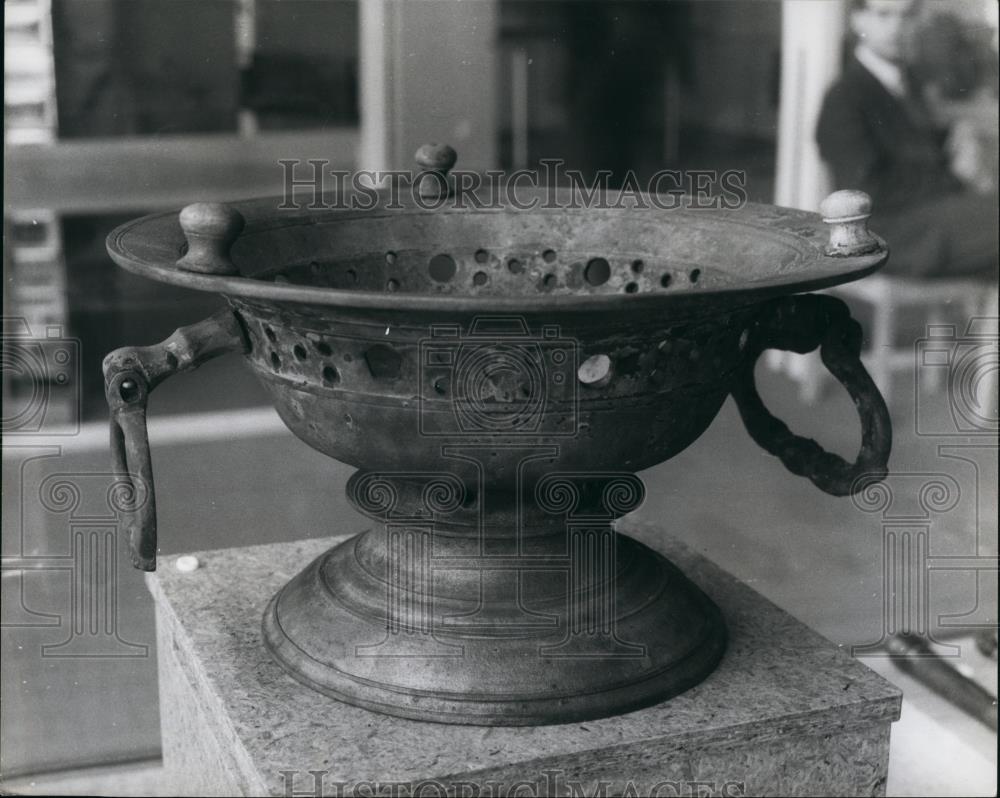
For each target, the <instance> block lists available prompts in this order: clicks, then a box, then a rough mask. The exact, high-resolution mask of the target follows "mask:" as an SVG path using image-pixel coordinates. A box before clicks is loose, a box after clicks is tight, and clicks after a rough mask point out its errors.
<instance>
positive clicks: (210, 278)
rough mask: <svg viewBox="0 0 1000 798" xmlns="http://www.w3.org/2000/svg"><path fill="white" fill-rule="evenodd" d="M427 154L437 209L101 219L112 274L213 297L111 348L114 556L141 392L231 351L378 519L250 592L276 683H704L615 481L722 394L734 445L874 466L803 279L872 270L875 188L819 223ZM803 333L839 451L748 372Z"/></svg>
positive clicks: (143, 560) (198, 209)
mask: <svg viewBox="0 0 1000 798" xmlns="http://www.w3.org/2000/svg"><path fill="white" fill-rule="evenodd" d="M445 160H448V159H445ZM451 162H452V163H453V158H452V159H451ZM447 168H448V166H447V165H445V166H444V168H438V170H437V172H436V173H433V174H435V175H436V176H437V177H438V178H441V180H438V181H436V182H435V185H438V186H439V192H440V196H439V197H438V198H439V199H443V200H447V201H446V202H443V203H439V204H440V205H441V207H433V205H435V204H438V203H426V202H423V201H416V199H417V198H410V199H409V200H404V203H403V205H404V207H402V208H398V209H393V210H390V209H386V208H385V207H384V203H380V204H379V205H378V206H376V207H375V208H373V209H370V210H348V209H344V208H336V209H329V208H322V209H318V210H308V209H297V210H282V209H279V204H280V203H281V201H280V200H278V199H270V200H256V201H249V202H238V203H234V204H232V205H219V204H208V203H199V204H196V205H191V206H188V207H187V208H185V209H184V210H183V211H182V212H181V213H180V218H179V219H178V216H177V215H176V214H173V213H170V214H158V215H153V216H147V217H144V218H142V219H138V220H136V221H133V222H130V223H128V224H125V225H123V226H121V227H119V228H118V229H116V230H115V231H114V232H112V233H111V235H110V236H109V238H108V251H109V252H110V254H111V256H112V258H113V259H114V260H115V261H116V262H117V263H118V264H119V265H121V266H122V267H124V268H125V269H128V270H129V271H132V272H135V273H137V274H142V275H144V276H147V277H150V278H152V279H156V280H161V281H163V282H166V283H171V284H174V285H179V286H185V287H188V288H194V289H198V290H204V291H212V292H217V293H219V294H221V295H222V296H224V297H225V298H226V300H227V302H228V307H227V308H226V309H225V310H224V311H222V312H220V313H218V314H216V315H215V316H212V317H211V318H209V319H206V320H205V321H203V322H200V323H198V324H194V325H191V326H189V327H185V328H181V329H180V330H178V331H176V332H175V333H174V334H173V335H172V336H171V337H170V338H168V339H167V340H166V341H164V342H162V343H160V344H156V345H154V346H149V347H129V348H124V349H119V350H116V351H114V352H112V353H111V354H109V355H108V357H107V358H106V359H105V363H104V373H105V379H106V385H107V398H108V402H109V405H110V407H111V418H112V421H111V428H112V452H113V460H114V465H115V468H116V470H117V471H119V472H120V473H123V474H126V473H127V474H130V475H132V479H133V480H134V482H135V485H134V487H135V491H134V494H135V495H136V496H139V495H140V494H144V495H145V496H146V497H147V498H146V500H145V501H143V502H140V501H138V500H137V501H136V502H135V505H134V507H133V508H132V512H131V515H130V518H129V523H128V529H129V544H130V551H131V554H132V559H133V562H134V564H135V566H136V567H137V568H141V569H145V570H153V569H155V567H156V551H157V549H156V520H155V502H154V497H153V490H152V468H151V463H150V454H149V447H148V441H147V438H146V429H145V412H146V400H147V397H148V394H149V392H150V390H152V388H154V387H155V386H156V385H157V384H158V383H159V382H160V381H161V380H163V379H165V378H166V377H168V376H170V375H171V374H174V373H176V372H178V371H181V370H184V369H188V368H192V367H194V366H197V365H198V364H200V363H201V362H204V361H205V360H207V359H209V358H211V357H215V356H217V355H220V354H223V353H225V352H241V353H242V354H243V356H244V357H245V358H246V360H247V363H248V364H249V366H250V368H251V369H253V371H254V373H255V374H256V375H257V377H258V378H259V379H260V381H261V383H262V384H263V385H264V387H265V388H266V390H267V392H268V394H269V395H270V397H271V399H272V401H273V402H274V405H275V407H276V408H277V410H278V413H279V414H280V416H281V418H282V419H283V420H284V422H285V423H286V424H287V426H288V427H289V429H291V430H292V432H293V433H295V435H297V436H298V437H299V438H301V439H302V440H303V441H305V442H306V443H308V444H309V445H310V446H312V447H314V448H315V449H318V450H319V451H321V452H323V453H325V454H327V455H329V456H330V457H333V458H336V459H337V460H340V461H342V462H344V463H348V464H350V465H353V466H356V467H357V468H358V469H359V470H358V471H357V472H356V473H355V474H354V476H353V477H352V478H351V479H350V481H349V482H348V497H349V499H350V501H351V502H352V504H353V505H354V506H355V507H356V508H357V509H358V510H359V511H360V512H362V513H363V514H365V515H367V516H368V517H370V518H372V519H373V520H374V521H376V522H377V523H376V524H375V525H374V526H373V527H372V528H371V529H370V530H369V531H367V532H365V533H363V534H361V535H358V536H356V537H354V538H352V539H350V540H348V541H346V542H344V543H342V544H340V545H338V546H335V547H334V548H332V549H331V550H330V551H328V552H327V553H325V554H324V555H322V556H321V557H319V558H318V559H316V560H315V561H314V562H312V563H311V564H309V565H308V566H307V567H306V568H305V570H303V571H302V572H301V573H300V574H299V575H298V576H296V577H295V578H294V579H293V580H291V581H290V582H289V583H288V584H287V585H286V586H285V587H284V588H282V590H281V591H279V593H278V594H277V595H276V596H275V597H274V598H273V599H272V600H271V602H270V604H269V605H268V608H267V610H266V612H265V616H264V622H263V638H264V642H265V644H266V646H267V648H268V649H269V650H270V652H271V654H272V655H273V656H274V657H275V658H276V659H277V661H278V662H279V663H280V664H281V665H282V666H283V667H284V668H285V669H286V670H287V671H288V672H289V673H290V674H291V675H292V676H294V677H295V678H296V679H298V680H300V681H302V682H304V683H305V684H307V685H309V686H310V687H313V688H315V689H317V690H320V691H322V692H324V693H326V694H328V695H332V696H334V697H336V698H339V699H341V700H343V701H347V702H349V703H352V704H357V705H360V706H363V707H366V708H368V709H372V710H375V711H379V712H385V713H389V714H393V715H399V716H403V717H409V718H417V719H422V720H433V721H440V722H448V723H472V724H503V725H518V724H539V723H555V722H569V721H575V720H583V719H587V718H595V717H602V716H606V715H610V714H615V713H619V712H623V711H627V710H630V709H634V708H638V707H641V706H645V705H649V704H652V703H655V702H658V701H661V700H663V699H665V698H668V697H670V696H672V695H675V694H677V693H679V692H681V691H683V690H686V689H687V688H689V687H691V686H693V685H695V684H697V683H698V682H700V681H701V680H702V679H704V678H705V677H706V676H707V675H708V674H709V673H710V672H711V671H712V670H713V669H714V667H715V666H716V664H717V663H718V661H719V660H720V658H721V657H722V655H723V652H724V649H725V637H726V632H725V624H724V622H723V619H722V617H721V615H720V613H719V610H718V608H717V607H716V606H715V605H714V604H713V603H712V601H711V600H710V599H709V598H708V597H707V596H706V595H705V594H704V593H703V592H702V591H701V590H700V589H698V588H697V587H696V586H695V585H694V584H693V583H692V582H690V581H689V580H688V579H687V578H686V577H685V576H684V575H683V574H682V573H680V571H679V570H678V569H677V568H676V567H675V566H673V565H672V564H671V563H670V562H669V561H667V560H666V559H665V558H664V557H663V556H661V555H660V554H658V553H656V552H655V551H653V550H652V549H650V548H648V547H646V546H644V545H642V544H640V543H638V542H637V541H635V540H633V539H631V538H629V537H627V536H625V535H623V534H620V533H617V532H616V531H615V528H614V524H615V520H616V519H617V518H619V517H621V516H622V515H624V514H625V513H628V512H630V511H631V510H633V509H635V508H637V507H638V506H639V505H640V504H641V502H642V499H643V496H644V488H643V484H642V482H641V480H639V479H638V477H636V476H635V472H636V471H639V470H641V469H644V468H648V467H650V466H653V465H656V464H657V463H661V462H663V461H664V460H667V459H668V458H671V457H673V456H674V455H676V454H677V453H678V452H680V451H681V450H683V449H684V448H685V447H686V446H688V445H689V444H691V443H692V442H693V441H694V440H696V439H697V438H698V436H699V435H701V433H702V432H703V431H704V430H705V429H706V427H707V426H708V425H709V424H710V423H711V421H712V419H713V418H714V417H715V415H716V414H717V413H718V411H719V409H720V407H721V406H722V404H723V402H724V401H725V399H726V397H727V396H729V395H730V394H732V395H733V396H734V398H735V400H736V402H737V405H738V407H739V410H740V413H741V415H742V417H743V419H744V421H745V423H746V425H747V428H748V431H749V432H750V434H751V435H752V436H753V438H754V439H755V440H756V441H757V442H758V443H759V444H760V445H762V446H763V447H764V448H765V449H766V450H767V451H769V452H771V453H772V454H774V455H776V456H778V457H780V458H781V460H782V461H783V462H784V464H785V465H786V466H787V467H788V468H789V469H790V470H791V471H793V472H794V473H796V474H801V475H804V476H807V477H808V478H809V479H811V480H812V481H813V482H814V483H815V484H816V485H817V486H818V487H819V488H820V489H822V490H824V491H826V492H828V493H833V494H836V495H846V494H849V493H851V492H854V491H856V490H858V489H860V487H861V486H862V485H864V484H866V483H868V482H870V481H871V480H878V479H881V478H882V477H884V475H885V473H886V463H887V460H888V456H889V450H890V445H891V429H890V422H889V416H888V412H887V410H886V407H885V403H884V401H883V400H882V397H881V396H880V395H879V393H878V390H877V389H876V388H875V386H874V385H873V383H872V381H871V379H870V378H869V376H868V374H867V373H866V372H865V370H864V368H863V367H862V365H861V362H860V359H859V352H860V343H861V333H860V328H859V326H858V325H857V323H856V322H855V321H854V320H853V319H851V318H850V315H849V313H848V311H847V309H846V307H845V306H844V305H843V303H841V302H840V301H839V300H836V299H834V298H832V297H829V296H824V295H812V294H806V295H802V294H801V293H800V292H802V291H805V290H809V289H821V288H825V287H828V286H832V285H835V284H838V283H843V282H846V281H849V280H854V279H857V278H860V277H863V276H864V275H866V274H868V273H870V272H872V271H874V270H875V269H877V268H878V267H879V266H881V265H882V263H884V261H885V260H886V257H887V254H888V251H887V249H886V247H885V245H884V243H883V242H882V241H881V240H880V239H879V238H877V237H876V236H873V235H872V234H870V233H868V231H867V228H866V219H867V216H868V214H870V210H871V208H870V202H869V200H868V198H867V197H866V196H865V195H863V194H860V193H859V192H838V193H836V194H834V195H831V197H830V198H828V200H827V201H826V203H825V205H824V208H823V211H824V217H823V218H821V217H820V216H818V215H815V214H811V213H805V212H801V211H796V210H790V209H786V208H778V207H772V206H767V205H753V204H748V205H745V206H744V207H741V208H739V209H735V210H724V211H723V210H715V211H711V212H709V211H705V210H698V209H695V208H693V207H692V203H691V201H690V200H685V201H684V202H682V203H681V207H679V208H674V209H671V210H656V209H634V208H631V209H630V208H628V207H621V208H615V207H613V206H614V204H615V201H616V196H615V195H606V196H605V199H606V200H608V201H606V202H605V205H606V206H612V207H605V208H604V209H594V208H591V209H571V208H566V207H555V208H540V207H536V208H535V209H533V210H527V211H525V210H516V209H513V208H504V209H500V210H497V209H492V210H487V209H477V208H475V207H474V206H473V204H471V203H468V202H465V203H462V202H457V201H456V200H457V199H459V198H461V196H462V194H461V192H457V193H455V192H454V190H453V188H452V189H447V188H446V187H447V186H448V185H449V184H448V180H447V174H446V173H447ZM433 192H434V189H433V186H432V187H431V188H430V189H429V190H426V191H425V189H424V188H423V187H422V188H421V194H422V195H423V196H425V197H433ZM540 193H541V192H540ZM446 195H447V196H446ZM418 196H419V195H418ZM522 196H523V195H522ZM529 196H530V192H529ZM545 196H546V197H547V198H549V199H551V194H549V193H545ZM555 204H556V205H562V204H563V203H555ZM428 205H431V207H426V206H428ZM817 347H819V348H820V350H821V354H822V357H823V360H824V362H825V364H826V365H827V367H828V368H829V369H830V371H831V372H832V373H833V374H834V375H835V376H836V377H837V378H838V379H839V380H840V381H841V382H842V383H843V384H844V386H845V387H846V388H847V390H848V391H849V392H850V394H851V395H852V397H853V398H854V401H855V403H856V405H857V407H858V411H859V415H860V420H861V426H862V446H861V450H860V452H859V454H858V457H857V460H856V462H854V463H847V462H845V461H844V460H842V459H841V458H839V457H838V456H836V455H833V454H830V453H827V452H825V451H823V450H822V449H821V448H820V447H819V445H818V444H816V443H815V442H814V441H811V440H807V439H803V438H799V437H797V436H795V435H794V434H792V433H791V432H790V431H789V429H788V428H787V427H786V426H785V425H784V424H783V423H782V422H781V421H779V420H778V419H776V418H774V417H773V416H771V415H770V413H769V412H768V411H767V410H766V408H765V407H764V405H763V403H762V402H761V401H760V399H759V397H758V394H757V391H756V389H755V387H754V379H753V367H754V364H755V362H756V360H757V357H758V355H759V354H760V353H761V352H762V351H763V350H764V349H766V348H779V349H786V350H793V351H797V352H807V351H810V350H812V349H815V348H817ZM706 479H710V475H706ZM140 483H141V485H140ZM333 533H336V529H332V530H331V534H333Z"/></svg>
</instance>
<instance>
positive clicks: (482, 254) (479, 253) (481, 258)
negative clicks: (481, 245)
mask: <svg viewBox="0 0 1000 798" xmlns="http://www.w3.org/2000/svg"><path fill="white" fill-rule="evenodd" d="M489 259H490V253H489V252H487V251H486V250H485V249H477V250H476V263H486V261H488V260H489Z"/></svg>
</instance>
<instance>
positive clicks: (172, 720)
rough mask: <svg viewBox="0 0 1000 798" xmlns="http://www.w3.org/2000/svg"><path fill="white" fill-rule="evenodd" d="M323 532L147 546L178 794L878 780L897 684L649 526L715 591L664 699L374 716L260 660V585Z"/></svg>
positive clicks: (685, 789)
mask: <svg viewBox="0 0 1000 798" xmlns="http://www.w3.org/2000/svg"><path fill="white" fill-rule="evenodd" d="M643 538H644V539H649V536H648V535H644V536H643ZM335 542H336V541H335V540H333V539H330V538H326V539H321V540H307V541H300V542H296V543H279V544H273V545H266V546H252V547H246V548H240V549H227V550H220V551H210V552H202V553H198V554H197V557H198V559H199V560H200V562H201V567H200V568H198V570H196V571H194V572H191V573H181V572H179V571H178V570H177V569H176V568H174V562H175V560H176V558H173V557H163V558H161V561H160V570H159V571H157V572H156V573H155V574H150V575H149V578H148V579H149V581H148V584H149V587H150V590H151V591H152V593H153V596H154V598H155V600H156V605H157V624H158V640H159V646H160V647H159V650H160V701H161V706H162V709H161V713H162V718H163V720H162V723H163V745H164V762H165V766H166V767H167V768H168V770H169V771H170V772H171V773H172V774H173V777H174V778H175V779H176V782H175V783H176V787H177V789H178V792H179V794H204V795H265V794H270V795H289V794H296V795H314V794H316V795H318V794H328V795H349V794H352V789H353V790H356V794H359V795H378V794H385V795H392V794H397V795H398V794H400V792H399V788H398V787H397V786H395V785H399V784H409V785H414V786H416V787H420V786H421V785H422V789H423V794H425V795H437V794H444V792H443V789H444V788H443V786H442V785H444V786H447V787H448V788H449V789H450V790H451V791H453V792H454V793H455V794H458V795H477V794H478V795H507V794H508V793H509V794H517V795H552V794H567V795H571V794H574V793H575V794H581V791H582V794H584V795H592V794H598V795H599V794H602V790H603V794H606V795H616V794H632V795H650V794H659V795H663V796H668V795H708V794H713V793H714V794H723V795H789V794H795V795H882V794H884V789H885V780H886V770H887V764H888V756H889V727H890V724H891V723H892V722H893V721H894V720H896V719H898V717H899V710H900V693H899V691H898V690H896V688H894V687H892V686H891V685H890V684H889V683H888V682H886V681H885V680H883V679H882V678H881V677H880V676H878V675H876V674H875V673H874V672H872V671H871V670H869V669H868V668H866V667H865V666H864V665H861V664H860V663H858V662H856V661H854V660H852V659H851V658H850V657H849V656H847V654H846V653H844V652H843V651H842V650H840V649H839V648H838V647H837V646H835V645H833V644H831V643H830V642H829V641H827V640H825V639H824V638H822V637H820V636H819V635H817V634H816V633H815V632H813V631H812V630H810V629H809V628H807V627H805V626H804V625H802V624H801V623H800V622H798V621H796V620H795V619H794V618H792V617H791V616H790V615H788V614H787V613H785V612H784V611H782V610H780V609H778V608H777V607H775V606H774V605H773V604H771V603H770V602H769V601H767V600H766V599H764V598H763V597H762V596H760V595H759V594H757V593H755V592H754V591H753V590H751V589H750V588H749V587H747V586H746V585H744V584H742V583H741V582H739V581H738V580H736V579H734V578H733V577H731V576H729V575H728V574H726V573H725V572H723V571H721V570H719V569H718V568H717V567H716V566H714V565H712V564H711V563H710V562H708V561H707V560H705V559H704V558H702V557H699V556H697V555H695V554H693V553H692V552H691V551H690V550H688V549H687V548H685V547H684V546H683V545H681V544H679V543H675V542H671V541H669V540H666V539H663V538H660V543H659V544H658V548H660V550H661V551H663V553H664V554H666V555H667V556H668V557H669V558H670V559H672V560H673V561H674V562H675V563H677V565H679V566H680V567H681V568H682V569H683V570H684V571H685V573H686V574H687V575H688V576H689V577H691V578H692V579H693V580H694V581H695V582H696V583H698V584H699V586H700V587H701V588H702V589H703V590H705V591H706V592H707V593H708V594H709V595H710V596H711V597H712V598H713V599H714V600H715V601H716V603H717V604H718V605H719V607H720V608H721V609H722V611H723V613H724V614H725V617H726V621H727V623H728V626H729V636H730V638H729V648H728V650H727V652H726V655H725V657H724V658H723V660H722V663H721V664H720V666H719V668H718V669H717V670H716V671H715V673H713V674H712V675H711V676H710V677H709V678H708V679H707V680H706V681H704V682H703V683H702V684H700V685H698V686H697V687H695V688H694V689H692V690H689V691H687V692H686V693H683V694H682V695H680V696H677V697H676V698H673V699H671V700H669V701H666V702H664V703H662V704H659V705H657V706H654V707H650V708H648V709H643V710H639V711H637V712H631V713H628V714H626V715H620V716H618V717H614V718H606V719H604V720H599V721H588V722H586V723H575V724H565V725H559V726H538V727H527V728H510V727H508V728H488V727H476V726H448V725H442V724H434V723H423V722H417V721H410V720H401V719H398V718H391V717H387V716H384V715H378V714H374V713H371V712H368V711H366V710H363V709H358V708H355V707H352V706H348V705H347V704H342V703H340V702H338V701H335V700H334V699H332V698H327V697H326V696H323V695H320V694H319V693H316V692H313V691H311V690H309V689H308V688H306V687H304V686H302V685H301V684H299V683H298V682H296V681H294V680H293V679H292V678H291V677H289V676H287V675H286V674H285V673H284V672H283V671H282V670H281V669H280V668H279V667H278V666H277V665H276V664H275V663H273V662H272V661H271V659H270V657H269V656H268V654H267V652H266V651H265V650H264V647H263V644H262V642H261V635H260V622H261V616H262V614H263V612H264V607H265V605H266V604H267V601H268V599H269V598H270V597H271V595H272V594H273V593H274V592H275V591H277V590H278V588H279V587H281V585H283V584H284V583H285V582H286V581H288V580H289V579H291V577H292V576H294V575H295V573H297V572H298V571H299V570H300V569H301V568H303V567H304V566H305V565H306V564H307V563H308V562H309V561H311V560H312V559H313V558H314V557H316V556H318V555H319V554H320V553H321V552H322V551H324V550H325V549H327V548H329V547H331V546H332V545H334V543H335ZM237 574H239V576H240V579H239V580H237V579H235V576H236V575H237ZM380 789H381V790H382V792H378V790H380ZM518 789H519V790H520V792H517V790H518ZM394 791H395V792H394ZM404 794H405V793H404Z"/></svg>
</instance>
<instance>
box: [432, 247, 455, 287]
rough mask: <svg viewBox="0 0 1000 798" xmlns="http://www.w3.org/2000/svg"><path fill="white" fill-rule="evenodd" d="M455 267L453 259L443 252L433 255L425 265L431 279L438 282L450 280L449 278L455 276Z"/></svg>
mask: <svg viewBox="0 0 1000 798" xmlns="http://www.w3.org/2000/svg"><path fill="white" fill-rule="evenodd" d="M457 268H458V267H457V266H456V265H455V259H454V258H453V257H452V256H451V255H447V254H445V253H441V254H439V255H435V256H434V257H433V258H431V261H430V263H429V264H428V265H427V271H428V273H429V274H430V276H431V279H432V280H434V281H436V282H439V283H447V282H450V281H451V278H452V277H454V276H455V271H456V269H457Z"/></svg>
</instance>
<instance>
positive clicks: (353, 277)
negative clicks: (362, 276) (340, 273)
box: [344, 269, 358, 283]
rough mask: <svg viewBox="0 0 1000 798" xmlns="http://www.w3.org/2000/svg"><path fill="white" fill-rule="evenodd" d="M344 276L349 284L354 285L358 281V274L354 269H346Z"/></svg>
mask: <svg viewBox="0 0 1000 798" xmlns="http://www.w3.org/2000/svg"><path fill="white" fill-rule="evenodd" d="M344 274H345V275H346V277H347V281H348V282H350V283H356V282H357V281H358V273H357V272H356V271H354V269H348V270H347V271H346V272H344Z"/></svg>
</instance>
